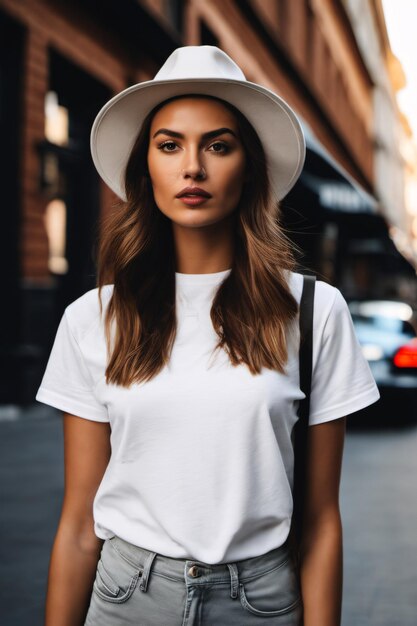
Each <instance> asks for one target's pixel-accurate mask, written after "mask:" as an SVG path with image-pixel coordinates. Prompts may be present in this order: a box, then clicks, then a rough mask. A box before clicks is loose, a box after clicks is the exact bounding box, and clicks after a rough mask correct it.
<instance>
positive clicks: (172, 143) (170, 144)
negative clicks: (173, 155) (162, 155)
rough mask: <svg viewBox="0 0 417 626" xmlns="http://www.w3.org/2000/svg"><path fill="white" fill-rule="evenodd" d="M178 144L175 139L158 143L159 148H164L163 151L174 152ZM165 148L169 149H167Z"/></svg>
mask: <svg viewBox="0 0 417 626" xmlns="http://www.w3.org/2000/svg"><path fill="white" fill-rule="evenodd" d="M176 145H177V144H176V143H175V141H164V142H163V143H160V144H159V145H158V150H162V152H174V149H175V148H176ZM165 148H167V149H166V150H165Z"/></svg>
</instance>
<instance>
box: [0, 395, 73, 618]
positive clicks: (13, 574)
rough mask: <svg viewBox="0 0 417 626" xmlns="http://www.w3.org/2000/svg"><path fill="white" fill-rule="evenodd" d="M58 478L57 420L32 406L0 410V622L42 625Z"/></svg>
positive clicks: (58, 500)
mask: <svg viewBox="0 0 417 626" xmlns="http://www.w3.org/2000/svg"><path fill="white" fill-rule="evenodd" d="M63 484H64V476H63V436H62V418H61V413H60V412H59V411H55V410H54V409H52V408H50V407H47V406H45V405H41V404H38V403H36V405H33V406H31V407H30V408H28V409H24V410H21V409H19V408H18V407H9V406H8V407H4V406H0V501H1V503H2V504H1V508H0V529H1V536H2V538H3V541H2V542H1V543H0V581H1V584H0V615H1V619H0V622H1V624H2V626H42V624H43V606H44V598H45V590H46V579H47V572H48V565H49V555H50V551H51V547H52V542H53V539H54V536H55V532H56V527H57V524H58V520H59V516H60V512H61V503H62V489H63Z"/></svg>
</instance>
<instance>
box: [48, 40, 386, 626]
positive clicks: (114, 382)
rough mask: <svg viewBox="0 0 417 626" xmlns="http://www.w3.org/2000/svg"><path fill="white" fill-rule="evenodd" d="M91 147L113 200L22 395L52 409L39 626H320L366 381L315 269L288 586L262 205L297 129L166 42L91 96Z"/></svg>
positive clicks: (280, 299) (274, 244)
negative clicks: (55, 512)
mask: <svg viewBox="0 0 417 626" xmlns="http://www.w3.org/2000/svg"><path fill="white" fill-rule="evenodd" d="M91 145H92V154H93V160H94V163H95V165H96V167H97V169H98V171H99V173H100V175H101V176H102V177H103V179H104V180H105V181H106V182H107V183H108V184H109V186H110V187H111V188H112V189H113V190H114V191H115V192H116V193H117V194H118V195H119V196H120V198H121V199H122V200H123V202H122V203H121V205H120V207H118V209H117V211H116V213H115V215H114V216H113V218H112V221H111V222H110V223H108V224H107V227H106V228H105V229H104V234H103V241H102V246H101V252H100V259H99V273H98V286H99V289H98V290H97V289H95V290H92V291H90V292H88V293H86V294H85V295H84V296H82V297H81V298H79V299H78V300H76V301H75V302H73V303H72V304H71V305H70V306H69V307H67V309H66V311H65V313H64V316H63V318H62V320H61V324H60V327H59V329H58V332H57V337H56V340H55V344H54V347H53V350H52V353H51V356H50V360H49V363H48V367H47V370H46V372H45V376H44V379H43V381H42V385H41V387H40V390H39V392H38V395H37V399H38V400H40V401H43V402H46V403H48V404H51V405H53V406H55V407H57V408H59V409H61V410H63V411H64V435H65V496H64V503H63V509H62V514H61V519H60V523H59V527H58V531H57V535H56V538H55V542H54V546H53V551H52V557H51V563H50V571H49V582H48V594H47V604H46V626H64V625H66V626H77V625H82V624H86V625H88V626H118V625H122V624H123V625H125V624H135V625H136V624H140V625H144V626H152V625H157V626H171V625H177V624H178V625H182V626H191V625H195V624H201V625H204V626H217V625H222V624H234V625H238V626H245V625H250V626H255V625H256V624H264V623H268V624H277V625H281V626H284V625H288V626H290V625H291V626H292V625H295V624H300V623H302V620H304V624H306V626H336V625H337V624H339V623H340V607H341V586H342V539H341V523H340V513H339V505H338V490H339V480H340V468H341V460H342V449H343V438H344V429H345V415H347V414H349V413H351V412H353V411H356V410H358V409H360V408H362V407H365V406H366V405H368V404H371V403H372V402H374V401H376V400H377V398H378V391H377V389H376V386H375V383H374V381H373V379H372V376H371V374H370V370H369V367H368V365H367V363H366V361H365V360H364V358H363V356H362V354H361V351H360V348H359V346H358V343H357V341H356V339H355V336H354V332H353V328H352V322H351V319H350V316H349V313H348V309H347V306H346V303H345V301H344V299H343V298H342V296H341V294H340V292H339V291H338V290H337V289H335V288H333V287H331V286H329V285H327V284H325V283H323V282H318V284H317V287H316V296H315V303H314V345H313V365H314V371H313V388H312V393H311V412H310V422H309V423H310V426H311V428H310V429H309V431H310V434H309V456H308V459H306V463H307V476H308V485H307V496H306V503H305V518H304V521H305V523H304V532H303V537H302V545H301V554H302V559H301V566H300V582H299V580H298V577H297V575H296V571H295V566H294V561H293V558H292V553H291V551H290V548H289V542H288V534H289V528H290V523H291V512H292V497H291V487H292V482H293V462H294V455H293V446H292V430H293V426H294V424H295V423H296V421H297V406H298V403H299V401H300V400H301V399H302V398H303V396H304V394H303V393H302V392H301V390H300V387H299V372H298V340H299V338H298V334H297V328H298V322H297V317H298V305H299V301H300V295H301V290H302V276H301V275H300V274H297V273H295V272H294V259H293V253H292V249H291V246H290V244H289V242H288V241H287V240H286V238H285V237H284V235H283V233H282V231H281V230H280V228H279V226H278V225H277V221H276V218H277V202H276V201H277V200H279V199H280V198H282V197H283V196H284V195H285V194H286V193H287V192H288V190H289V189H290V188H291V187H292V186H293V185H294V183H295V181H296V179H297V177H298V176H299V173H300V171H301V168H302V166H303V162H304V154H305V146H304V139H303V135H302V131H301V128H300V124H299V122H298V120H297V118H296V116H295V114H294V112H293V111H292V110H291V109H290V107H289V106H288V105H287V104H286V103H285V102H284V101H283V100H282V99H281V98H279V97H278V96H276V94H273V93H272V92H270V91H269V90H267V89H265V88H263V87H261V86H259V85H255V84H253V83H249V82H247V81H246V80H245V77H244V76H243V74H242V72H241V70H240V69H239V68H238V67H237V66H236V65H235V64H234V62H233V61H232V60H231V59H230V58H229V57H228V56H227V55H226V54H225V53H224V52H222V51H221V50H219V49H218V48H216V47H212V46H189V47H184V48H179V49H178V50H176V51H175V52H174V53H173V54H172V55H171V56H170V57H169V58H168V60H167V61H166V62H165V64H164V66H163V67H162V68H161V70H160V72H158V74H157V76H156V77H155V79H154V80H153V81H148V82H146V83H141V84H139V85H134V86H133V87H130V88H129V89H127V90H125V91H123V92H122V93H121V94H118V95H117V96H115V98H113V99H112V100H111V101H110V102H109V103H107V104H106V105H105V106H104V107H103V109H102V110H101V111H100V112H99V114H98V116H97V118H96V120H95V123H94V126H93V130H92V141H91Z"/></svg>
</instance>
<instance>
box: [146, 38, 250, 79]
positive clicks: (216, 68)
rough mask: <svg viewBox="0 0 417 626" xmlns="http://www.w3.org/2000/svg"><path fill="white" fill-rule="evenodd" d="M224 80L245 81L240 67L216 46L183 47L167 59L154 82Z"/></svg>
mask: <svg viewBox="0 0 417 626" xmlns="http://www.w3.org/2000/svg"><path fill="white" fill-rule="evenodd" d="M190 78H195V79H204V78H217V79H218V78H224V79H229V80H244V81H245V80H246V77H245V75H244V73H243V72H242V70H241V69H240V67H239V66H238V65H236V63H235V62H234V61H233V59H231V58H230V57H229V56H228V55H227V54H226V53H225V52H223V50H220V48H217V47H216V46H183V47H182V48H177V49H176V50H174V52H173V53H172V54H171V55H170V56H169V57H168V58H167V60H166V61H165V63H164V64H163V66H162V67H161V69H160V70H159V72H157V74H155V77H154V80H155V81H159V80H178V79H179V80H180V79H190Z"/></svg>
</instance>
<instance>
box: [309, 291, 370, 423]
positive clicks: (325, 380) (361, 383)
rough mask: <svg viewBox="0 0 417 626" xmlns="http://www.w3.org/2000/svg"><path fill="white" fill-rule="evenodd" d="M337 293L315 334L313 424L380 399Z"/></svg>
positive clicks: (345, 308)
mask: <svg viewBox="0 0 417 626" xmlns="http://www.w3.org/2000/svg"><path fill="white" fill-rule="evenodd" d="M335 292H336V294H335V298H334V301H333V304H332V306H331V309H330V312H329V314H328V316H327V319H326V320H325V322H324V325H323V327H322V329H320V330H321V332H320V333H317V334H318V336H316V337H313V377H312V388H311V396H310V425H313V424H320V423H322V422H327V421H330V420H333V419H336V418H339V417H343V416H345V415H349V414H350V413H354V412H355V411H359V410H360V409H363V408H365V407H366V406H368V405H370V404H373V403H374V402H376V401H377V400H378V399H379V391H378V387H377V386H376V383H375V380H374V378H373V376H372V372H371V369H370V367H369V364H368V362H367V360H366V359H365V357H364V356H363V354H362V349H361V346H360V344H359V341H358V339H357V337H356V334H355V330H354V326H353V322H352V317H351V315H350V311H349V308H348V306H347V303H346V301H345V299H344V298H343V296H342V294H341V293H340V291H339V290H338V289H335Z"/></svg>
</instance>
